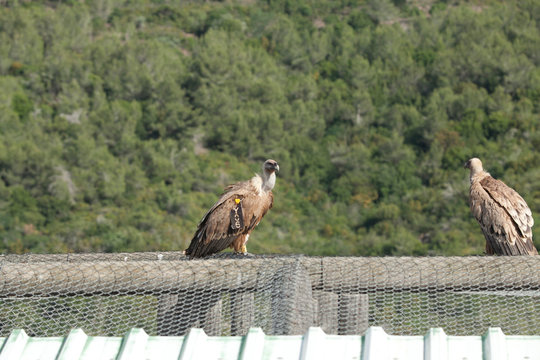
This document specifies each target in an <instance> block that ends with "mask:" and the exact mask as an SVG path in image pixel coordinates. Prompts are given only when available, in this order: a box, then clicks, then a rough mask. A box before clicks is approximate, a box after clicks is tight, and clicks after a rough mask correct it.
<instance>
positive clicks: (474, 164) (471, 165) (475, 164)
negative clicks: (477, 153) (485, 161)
mask: <svg viewBox="0 0 540 360" xmlns="http://www.w3.org/2000/svg"><path fill="white" fill-rule="evenodd" d="M463 167H464V168H465V169H470V170H471V175H473V174H476V173H479V172H481V171H483V170H484V169H483V168H482V161H480V159H479V158H472V159H469V160H468V161H467V162H466V163H465V165H463Z"/></svg>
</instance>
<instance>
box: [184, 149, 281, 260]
mask: <svg viewBox="0 0 540 360" xmlns="http://www.w3.org/2000/svg"><path fill="white" fill-rule="evenodd" d="M277 171H279V165H278V163H277V162H276V161H275V160H272V159H268V160H266V161H265V162H264V164H263V167H262V175H258V174H256V175H255V176H254V177H252V178H251V179H250V180H248V181H243V182H238V183H236V184H232V185H229V186H227V187H226V188H225V190H224V192H223V194H222V195H221V196H220V198H219V200H218V201H217V202H216V203H215V204H214V206H212V207H211V208H210V210H208V212H207V213H206V214H205V215H204V216H203V218H202V220H201V221H200V222H199V225H198V226H197V231H195V235H193V239H191V243H190V244H189V247H188V248H187V249H186V251H185V254H186V255H187V256H189V257H190V258H194V257H203V256H208V255H211V254H214V253H217V252H219V251H222V250H224V249H226V248H228V247H232V248H233V249H234V251H235V252H236V253H242V254H247V249H246V243H247V241H248V238H249V234H250V233H251V231H252V230H253V228H254V227H255V226H257V224H259V222H260V221H261V219H262V218H263V216H264V215H265V214H266V213H267V212H268V210H269V209H270V208H271V207H272V204H273V202H274V196H273V195H272V189H273V188H274V185H275V183H276V172H277Z"/></svg>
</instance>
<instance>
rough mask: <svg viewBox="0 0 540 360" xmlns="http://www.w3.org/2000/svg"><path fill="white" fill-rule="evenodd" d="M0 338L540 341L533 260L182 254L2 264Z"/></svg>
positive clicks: (14, 259)
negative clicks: (494, 337)
mask: <svg viewBox="0 0 540 360" xmlns="http://www.w3.org/2000/svg"><path fill="white" fill-rule="evenodd" d="M0 310H1V311H0V336H6V335H7V334H9V333H10V331H11V330H12V329H14V328H24V329H25V330H27V331H28V332H30V333H31V335H33V336H62V335H65V334H66V333H67V332H69V330H70V329H72V328H82V329H84V330H85V331H86V332H87V333H88V334H91V335H108V336H121V335H123V334H124V333H125V331H127V330H128V329H130V328H132V327H142V328H144V329H145V331H146V332H148V333H149V334H153V335H184V334H185V333H186V331H187V330H188V329H189V328H191V327H202V328H204V329H205V331H206V332H207V333H208V334H210V335H244V334H245V333H246V331H247V329H248V328H250V327H262V328H263V330H264V331H265V333H266V334H286V335H290V334H303V333H304V332H305V331H306V330H307V328H308V327H309V326H320V327H322V328H323V330H325V331H326V332H327V333H329V334H363V333H364V331H365V330H366V329H367V327H368V326H382V327H383V328H384V329H385V330H386V331H387V332H388V333H391V334H397V335H408V334H415V335H418V334H424V333H425V332H426V331H427V330H428V329H429V328H433V327H443V328H444V329H445V331H446V332H447V333H448V334H456V335H479V334H482V333H484V332H485V331H486V330H487V328H488V327H501V328H502V330H503V331H504V332H505V333H506V334H520V335H539V334H540V257H382V258H380V257H369V258H359V257H304V256H254V257H238V256H234V255H232V254H221V255H218V256H215V257H213V258H210V259H204V260H187V259H186V258H185V257H184V256H183V255H182V254H181V253H179V252H168V253H122V254H52V255H32V254H31V255H5V256H2V257H0Z"/></svg>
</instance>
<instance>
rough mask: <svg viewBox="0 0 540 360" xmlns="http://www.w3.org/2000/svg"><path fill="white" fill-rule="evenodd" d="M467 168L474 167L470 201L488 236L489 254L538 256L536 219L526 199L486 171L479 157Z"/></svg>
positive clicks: (473, 211) (468, 163)
mask: <svg viewBox="0 0 540 360" xmlns="http://www.w3.org/2000/svg"><path fill="white" fill-rule="evenodd" d="M464 167H465V168H468V169H470V170H471V174H470V179H471V188H470V191H469V201H470V206H471V211H472V213H473V215H474V217H475V218H476V220H478V222H479V223H480V227H481V228H482V232H483V233H484V237H485V238H486V253H487V254H489V255H494V254H495V255H538V251H537V250H536V248H535V247H534V244H533V241H532V231H531V228H532V226H533V224H534V221H533V218H532V213H531V210H530V209H529V207H528V206H527V203H526V202H525V200H523V198H522V197H521V196H520V195H519V194H518V193H517V192H516V191H515V190H513V189H511V188H510V187H508V186H507V185H506V184H505V183H503V182H502V181H500V180H496V179H494V178H493V177H491V175H490V174H489V173H487V172H485V171H484V169H483V168H482V162H481V161H480V159H477V158H472V159H470V160H469V161H467V162H466V163H465V166H464Z"/></svg>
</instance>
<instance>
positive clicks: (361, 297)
mask: <svg viewBox="0 0 540 360" xmlns="http://www.w3.org/2000/svg"><path fill="white" fill-rule="evenodd" d="M368 314H369V296H368V295H367V294H341V295H340V296H339V328H338V331H339V334H340V335H361V334H363V333H364V332H365V331H366V330H367V328H368V325H369V322H368Z"/></svg>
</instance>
